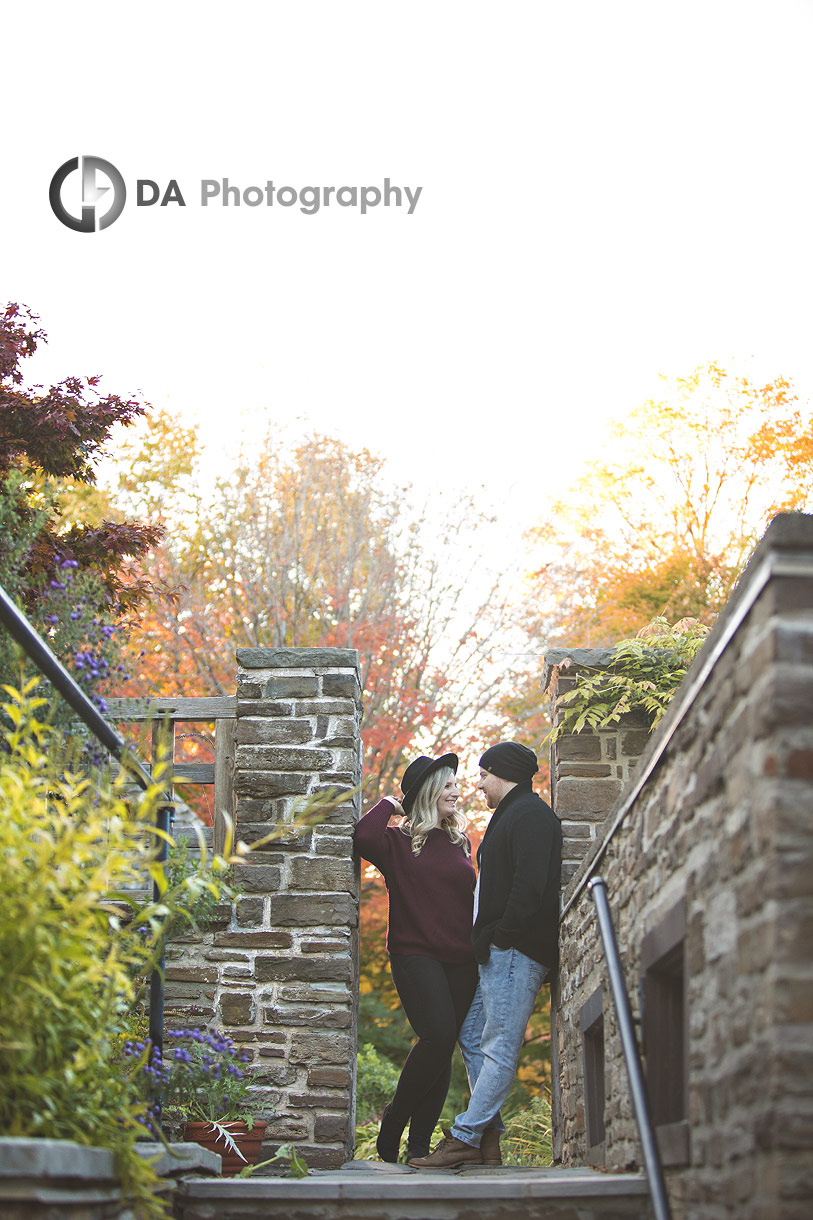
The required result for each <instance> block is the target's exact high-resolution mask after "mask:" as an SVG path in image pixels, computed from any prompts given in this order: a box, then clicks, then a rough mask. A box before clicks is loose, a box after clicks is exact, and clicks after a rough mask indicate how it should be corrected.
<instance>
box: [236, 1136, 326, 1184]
mask: <svg viewBox="0 0 813 1220" xmlns="http://www.w3.org/2000/svg"><path fill="white" fill-rule="evenodd" d="M275 1161H285V1162H287V1165H288V1172H289V1173H290V1175H291V1177H292V1178H306V1177H307V1176H308V1173H309V1170H308V1162H307V1161H306V1160H305V1158H304V1157H301V1156H300V1155H299V1153H298V1152H297V1150H296V1148H294V1146H293V1144H280V1146H279V1148H278V1149H277V1151H276V1152H275V1153H274V1155H273V1156H271V1157H269V1158H268V1160H267V1161H260V1162H259V1164H257V1165H244V1166H243V1168H242V1169H241V1170H240V1172H239V1173H238V1174H237V1177H238V1178H250V1177H251V1175H252V1174H253V1173H256V1172H257V1170H258V1169H265V1167H266V1165H273V1164H274V1163H275Z"/></svg>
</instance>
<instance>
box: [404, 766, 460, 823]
mask: <svg viewBox="0 0 813 1220" xmlns="http://www.w3.org/2000/svg"><path fill="white" fill-rule="evenodd" d="M457 766H458V762H457V755H456V754H442V755H441V756H440V758H427V757H426V755H425V754H422V755H421V757H420V758H416V759H415V761H414V762H411V763H410V764H409V766H408V767H407V769H406V771H405V772H404V778H403V779H402V780H401V792H402V793H403V798H402V800H401V804H402V805H403V808H404V813H409V811H410V809H411V808H412V806H413V805H414V804H415V798H416V797H417V795H418V793H419V792H420V790H421V788H422V787H423V785H424V783H425V782H426V780H428V779H429V776H430V775H434V773H435V772H436V771H440V769H441V767H448V768H449V770H450V771H454V773H455V775H456V774H457Z"/></svg>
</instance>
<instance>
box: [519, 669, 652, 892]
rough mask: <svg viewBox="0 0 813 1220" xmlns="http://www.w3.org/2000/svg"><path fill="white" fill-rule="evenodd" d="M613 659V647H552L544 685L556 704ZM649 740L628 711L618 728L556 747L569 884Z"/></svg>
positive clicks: (556, 801)
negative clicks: (582, 678) (581, 678)
mask: <svg viewBox="0 0 813 1220" xmlns="http://www.w3.org/2000/svg"><path fill="white" fill-rule="evenodd" d="M612 655H613V653H612V649H610V648H576V649H572V650H570V651H567V650H566V649H551V650H550V651H549V652H548V653H547V654H546V656H545V672H544V678H543V683H544V687H545V690H546V691H547V692H548V694H549V695H550V697H551V699H552V701H553V702H554V703H555V700H556V699H557V698H558V697H559V696H560V695H564V694H565V693H566V692H567V691H570V690H572V689H573V687H574V686H575V685H576V681H577V679H578V676H579V674H587V673H594V672H595V671H596V670H602V669H606V667H607V666H608V665H609V663H610V661H611V659H612ZM554 714H555V713H554ZM648 739H649V726H648V724H647V722H646V721H645V720H644V718H643V717H642V716H641V715H639V714H638V713H628V714H627V715H625V716H623V717H622V719H621V723H620V724H618V725H617V726H613V727H611V728H609V729H602V730H600V731H599V732H596V733H592V732H587V733H577V734H570V735H568V734H566V735H564V736H562V737H560V738H559V739H558V741H557V742H556V743H555V744H554V746H553V747H552V749H551V769H550V773H551V798H552V801H553V807H554V809H555V810H556V814H557V816H558V818H559V820H560V822H561V823H562V885H563V886H565V885H567V883H568V882H569V881H570V879H571V877H572V876H573V875H574V873H575V872H576V871H577V869H578V867H579V865H580V863H581V861H582V860H583V859H584V857H585V855H586V854H587V852H588V850H589V849H590V848H591V847H592V846H593V845H594V844H595V843H596V841H597V839H598V836H599V834H600V832H601V828H602V826H603V825H604V822H605V820H606V818H607V815H608V813H609V812H610V810H611V809H612V808H613V806H614V805H615V804H616V802H617V800H618V798H619V796H620V795H621V793H622V792H623V791H624V789H625V788H626V787H627V785H628V783H629V781H630V779H631V777H632V775H633V773H634V771H635V766H636V763H637V761H638V759H639V757H640V755H641V753H642V752H643V750H644V749H645V747H646V744H647V741H648Z"/></svg>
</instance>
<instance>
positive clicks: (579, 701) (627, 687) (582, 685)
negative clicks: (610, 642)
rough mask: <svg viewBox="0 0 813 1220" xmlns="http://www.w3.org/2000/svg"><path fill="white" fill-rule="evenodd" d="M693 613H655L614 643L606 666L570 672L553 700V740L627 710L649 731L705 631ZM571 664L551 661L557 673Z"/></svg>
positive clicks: (617, 717)
mask: <svg viewBox="0 0 813 1220" xmlns="http://www.w3.org/2000/svg"><path fill="white" fill-rule="evenodd" d="M708 631H709V629H708V627H705V626H704V625H703V624H702V623H699V622H698V621H697V619H694V618H684V619H681V620H680V621H679V622H677V623H675V624H674V625H673V626H670V625H669V623H668V622H667V620H666V619H665V618H655V619H653V620H652V622H651V623H650V624H649V625H648V626H646V627H643V628H642V629H641V630H640V631H639V632H638V634H637V635H636V636H634V637H633V638H632V639H627V640H621V642H620V643H619V644H617V645H616V646H615V649H614V655H613V660H612V662H611V664H610V665H609V667H607V668H602V669H600V670H595V671H593V672H590V671H589V670H584V671H580V672H579V673H577V674H576V675H575V685H574V686H573V688H572V689H571V690H568V691H565V692H564V693H563V694H561V695H559V696H558V698H557V700H556V710H557V723H556V725H555V727H554V728H553V729H552V730H551V732H550V733H549V734H548V740H551V741H556V740H557V739H558V738H559V737H562V736H564V735H565V734H571V735H572V734H575V733H580V732H581V731H582V729H585V728H586V729H604V728H607V727H608V725H611V724H617V723H618V721H619V720H620V719H621V717H622V716H624V715H626V714H627V713H628V712H642V713H643V714H644V716H645V717H646V719H647V720H648V721H649V728H650V731H651V730H652V729H653V728H654V727H655V725H656V724H657V723H658V722H659V720H660V719H661V717H662V716H663V714H664V712H665V711H666V709H667V707H668V706H669V704H670V703H671V701H672V699H673V697H674V694H675V691H676V690H677V688H678V687H679V686H680V683H681V682H682V681H683V678H684V677H685V676H686V672H687V670H688V668H689V666H690V665H691V663H692V661H693V660H694V658H695V656H696V655H697V652H698V651H699V649H700V647H701V646H702V644H703V641H704V639H705V637H706V636H707V635H708ZM571 664H572V661H571V660H570V658H569V657H566V658H565V659H564V661H562V662H560V664H559V665H558V666H557V667H556V669H557V674H556V677H557V679H558V676H559V674H561V672H562V671H563V670H566V669H568V668H569V667H570V666H571Z"/></svg>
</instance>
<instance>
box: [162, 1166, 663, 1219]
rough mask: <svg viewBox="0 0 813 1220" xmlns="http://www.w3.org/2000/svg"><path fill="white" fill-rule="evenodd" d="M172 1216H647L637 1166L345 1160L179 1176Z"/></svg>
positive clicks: (647, 1206)
mask: <svg viewBox="0 0 813 1220" xmlns="http://www.w3.org/2000/svg"><path fill="white" fill-rule="evenodd" d="M174 1202H175V1208H174V1214H175V1216H176V1217H177V1220H265V1218H270V1217H279V1218H280V1220H283V1218H284V1220H648V1217H650V1216H651V1214H652V1212H651V1205H650V1202H649V1196H648V1193H647V1185H646V1179H645V1178H644V1177H643V1176H642V1175H640V1174H610V1173H600V1172H598V1171H597V1170H594V1169H518V1168H513V1167H503V1168H483V1167H482V1166H470V1167H468V1168H465V1169H459V1170H450V1169H436V1170H413V1169H408V1168H407V1167H406V1166H395V1165H384V1164H382V1163H381V1162H380V1161H351V1162H348V1164H346V1165H344V1166H343V1167H342V1168H341V1169H340V1170H330V1171H322V1172H320V1171H316V1172H312V1173H310V1174H309V1175H308V1176H307V1177H306V1178H300V1179H298V1180H297V1179H291V1178H260V1177H257V1178H247V1179H242V1180H241V1179H235V1178H185V1179H184V1180H183V1181H182V1182H181V1183H179V1187H178V1192H177V1194H176V1196H175V1201H174Z"/></svg>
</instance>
